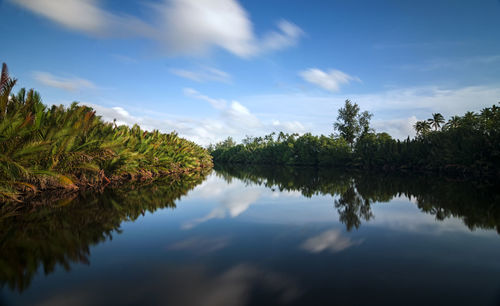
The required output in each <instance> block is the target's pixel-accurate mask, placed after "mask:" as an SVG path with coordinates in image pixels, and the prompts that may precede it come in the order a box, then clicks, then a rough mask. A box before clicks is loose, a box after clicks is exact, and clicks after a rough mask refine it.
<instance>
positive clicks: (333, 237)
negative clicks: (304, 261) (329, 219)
mask: <svg viewBox="0 0 500 306" xmlns="http://www.w3.org/2000/svg"><path fill="white" fill-rule="evenodd" d="M361 242H362V241H354V242H353V241H351V239H349V238H347V237H343V236H342V233H341V232H340V231H339V230H327V231H325V232H323V233H321V234H319V235H317V236H314V237H311V238H309V239H307V240H306V241H305V242H304V243H303V244H302V246H301V247H302V248H303V249H305V250H307V251H309V252H311V253H320V252H323V251H330V252H331V253H337V252H340V251H343V250H345V249H347V248H350V247H351V246H354V245H359V244H361Z"/></svg>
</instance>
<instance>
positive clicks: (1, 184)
mask: <svg viewBox="0 0 500 306" xmlns="http://www.w3.org/2000/svg"><path fill="white" fill-rule="evenodd" d="M15 84H16V80H15V79H12V78H10V77H9V74H8V70H7V65H5V64H3V66H2V74H1V83H0V202H2V201H21V200H22V199H25V198H26V197H30V196H33V195H35V194H37V192H39V191H41V190H58V191H59V192H60V191H63V192H68V191H74V190H78V189H82V188H88V187H91V188H95V187H102V186H105V185H110V184H111V185H118V184H120V183H123V182H124V181H148V180H149V181H151V180H154V179H156V178H158V177H162V176H169V177H175V176H178V175H180V174H182V173H187V172H193V171H200V170H201V169H204V168H210V167H212V158H211V156H210V154H209V153H208V152H207V150H205V149H204V148H202V147H201V146H199V145H197V144H195V143H194V142H191V141H188V140H185V139H183V138H180V137H178V136H177V134H176V133H174V132H173V133H170V134H163V133H160V132H159V131H157V130H155V131H151V132H148V131H144V130H142V129H141V128H140V127H139V126H138V125H134V126H133V127H128V126H125V125H122V126H117V125H116V122H113V123H108V122H104V121H103V120H102V119H101V118H100V117H99V116H96V114H95V111H94V110H93V109H92V108H90V107H88V106H83V105H78V104H77V103H73V104H71V106H69V107H67V108H66V107H64V106H62V105H61V106H55V105H54V106H52V107H47V106H45V105H44V104H43V103H42V99H41V97H40V94H39V93H38V92H36V91H34V90H33V89H30V90H25V89H24V88H23V89H21V90H19V92H18V93H17V94H11V93H12V89H13V87H14V85H15Z"/></svg>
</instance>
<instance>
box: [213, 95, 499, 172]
mask: <svg viewBox="0 0 500 306" xmlns="http://www.w3.org/2000/svg"><path fill="white" fill-rule="evenodd" d="M370 118H371V114H370V113H367V112H362V113H360V110H359V107H357V105H356V104H355V103H354V104H352V102H350V101H349V100H347V101H346V105H345V107H344V108H341V109H340V110H339V117H338V121H337V122H336V123H335V125H334V127H335V128H336V129H337V131H338V135H330V136H324V135H321V136H314V135H311V134H309V133H308V134H304V135H301V136H299V135H298V134H292V135H290V134H284V133H279V134H276V133H272V134H270V135H267V136H265V137H247V138H245V139H244V140H243V143H242V144H235V143H234V141H233V140H232V139H231V138H228V139H227V140H225V141H223V142H220V143H218V144H216V145H215V146H212V147H210V150H211V154H212V156H213V158H214V161H215V162H218V163H229V164H232V163H245V164H272V165H309V166H336V167H348V168H361V169H383V170H406V171H439V172H444V173H450V174H454V175H459V176H470V175H472V176H482V177H497V178H498V177H500V107H498V106H496V105H493V106H492V107H488V108H485V109H483V110H482V111H481V112H480V113H474V112H467V113H466V114H465V115H464V116H453V117H452V118H451V119H450V120H448V122H446V124H444V125H443V123H445V120H444V118H443V116H442V115H441V114H439V113H438V114H433V116H432V118H431V119H429V120H427V121H420V122H417V123H416V125H415V129H416V131H417V136H416V137H415V138H413V139H410V138H407V139H406V140H404V141H401V140H397V139H393V138H392V137H391V136H390V135H389V134H387V133H375V132H373V131H372V129H371V128H370V127H369V120H370Z"/></svg>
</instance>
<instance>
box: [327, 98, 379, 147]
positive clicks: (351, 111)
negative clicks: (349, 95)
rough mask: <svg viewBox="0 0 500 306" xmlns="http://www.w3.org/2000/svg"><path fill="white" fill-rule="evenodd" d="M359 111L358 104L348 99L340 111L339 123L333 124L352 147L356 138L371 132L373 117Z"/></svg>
mask: <svg viewBox="0 0 500 306" xmlns="http://www.w3.org/2000/svg"><path fill="white" fill-rule="evenodd" d="M359 111H360V109H359V106H358V104H356V103H353V102H351V100H349V99H347V100H345V104H344V107H343V108H341V109H339V114H338V116H337V122H335V123H334V124H333V127H334V129H335V130H337V131H338V132H339V134H340V136H341V137H342V138H344V139H345V140H346V141H347V143H349V145H350V146H351V147H352V146H353V144H354V142H355V140H356V138H358V137H360V136H361V135H364V134H366V133H369V132H370V130H371V128H370V119H371V118H372V116H373V115H372V114H371V113H369V112H367V111H364V112H362V113H360V112H359Z"/></svg>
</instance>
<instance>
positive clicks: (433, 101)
mask: <svg viewBox="0 0 500 306" xmlns="http://www.w3.org/2000/svg"><path fill="white" fill-rule="evenodd" d="M346 98H349V99H351V100H352V101H353V102H356V103H357V104H358V105H359V106H360V108H361V110H368V111H370V112H372V113H373V114H374V117H373V119H372V125H373V126H374V127H375V128H376V130H377V132H388V133H389V134H390V135H392V136H393V137H395V138H399V139H405V138H406V137H408V136H410V137H411V136H413V135H414V131H413V128H412V125H413V123H414V122H415V120H424V119H427V118H429V117H430V116H431V114H432V113H437V112H439V113H441V114H442V115H443V116H444V117H445V119H448V118H450V117H451V116H453V115H463V114H464V113H465V112H466V111H476V112H477V111H480V110H481V109H482V108H484V107H490V106H491V105H493V104H496V103H497V102H498V101H500V86H499V85H498V84H492V85H489V86H467V87H458V88H450V87H444V86H423V87H410V88H398V89H389V90H386V91H380V92H372V93H366V94H349V93H346V94H328V95H319V94H307V93H303V92H301V93H299V94H297V93H294V94H274V95H253V96H247V97H241V98H240V100H241V102H242V103H244V104H248V103H250V102H251V103H252V106H253V107H254V108H256V109H265V110H266V113H267V114H281V115H282V116H283V117H282V118H286V119H287V121H288V122H293V120H298V121H300V122H302V123H313V124H310V125H307V126H306V128H307V131H308V132H311V133H313V134H325V135H329V134H330V133H332V132H333V128H332V123H333V122H335V120H336V117H337V112H338V109H339V108H340V107H342V106H343V105H344V101H345V99H346ZM262 116H264V115H262ZM262 116H261V117H262Z"/></svg>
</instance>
